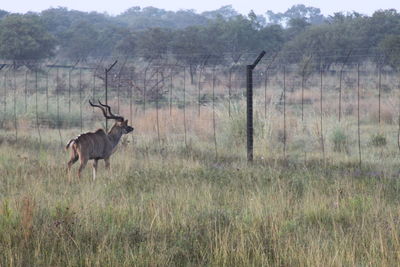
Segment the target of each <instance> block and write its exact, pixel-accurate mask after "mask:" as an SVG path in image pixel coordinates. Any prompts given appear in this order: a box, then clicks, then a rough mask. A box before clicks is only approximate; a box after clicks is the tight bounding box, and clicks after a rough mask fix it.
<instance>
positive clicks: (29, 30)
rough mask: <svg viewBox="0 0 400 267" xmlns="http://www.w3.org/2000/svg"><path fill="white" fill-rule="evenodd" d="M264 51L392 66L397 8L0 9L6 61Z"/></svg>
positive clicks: (186, 59)
mask: <svg viewBox="0 0 400 267" xmlns="http://www.w3.org/2000/svg"><path fill="white" fill-rule="evenodd" d="M261 50H265V51H267V53H270V54H271V55H274V54H275V55H279V58H280V60H282V61H284V62H285V63H303V64H304V62H309V61H310V60H312V61H313V62H315V63H317V64H319V65H320V66H324V67H326V68H328V67H330V66H331V65H332V64H337V63H345V62H359V61H362V60H366V58H367V57H366V55H368V56H369V57H368V60H371V59H372V60H374V61H375V62H377V63H379V64H381V65H390V66H391V67H394V68H397V67H399V66H400V14H399V13H398V12H397V11H396V10H395V9H389V10H378V11H376V12H374V13H373V14H372V15H371V16H367V15H363V14H360V13H357V12H351V13H334V14H333V15H331V16H324V15H322V14H321V11H320V9H318V8H314V7H307V6H305V5H302V4H300V5H295V6H293V7H291V8H289V9H288V10H287V11H286V12H283V13H274V12H272V11H267V12H266V13H265V14H264V15H260V14H255V13H254V12H253V11H251V12H250V13H249V14H248V15H242V14H239V13H238V12H237V11H235V10H234V9H233V8H232V6H223V7H221V8H220V9H217V10H214V11H207V12H203V13H196V12H195V11H194V10H180V11H176V12H173V11H166V10H163V9H158V8H154V7H146V8H140V7H132V8H130V9H128V10H126V11H125V12H123V13H121V14H119V15H117V16H110V15H108V14H104V13H97V12H81V11H76V10H68V9H67V8H63V7H59V8H50V9H47V10H44V11H42V12H40V13H34V12H28V13H26V14H13V13H10V12H7V11H5V10H0V58H2V59H6V60H13V61H29V60H44V59H48V58H55V59H57V60H71V61H74V60H77V59H79V60H88V59H91V58H99V57H110V56H125V57H140V58H143V59H145V60H147V61H153V60H156V59H160V58H163V57H167V56H168V57H171V56H173V57H174V58H175V59H176V60H177V61H179V62H182V63H183V64H185V65H187V66H189V67H190V68H191V69H196V68H197V67H198V66H200V65H201V64H237V63H239V62H241V61H243V60H248V59H249V58H254V56H255V55H256V54H257V53H259V52H260V51H261ZM371 55H372V57H371Z"/></svg>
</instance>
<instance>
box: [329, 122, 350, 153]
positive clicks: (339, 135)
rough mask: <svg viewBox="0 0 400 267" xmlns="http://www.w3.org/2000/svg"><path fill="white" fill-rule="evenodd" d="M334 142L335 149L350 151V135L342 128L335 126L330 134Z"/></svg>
mask: <svg viewBox="0 0 400 267" xmlns="http://www.w3.org/2000/svg"><path fill="white" fill-rule="evenodd" d="M330 139H331V141H332V143H333V151H335V152H347V151H348V147H347V145H348V137H347V135H346V133H345V132H344V130H343V129H342V128H339V127H337V128H335V129H334V130H333V132H332V134H331V136H330Z"/></svg>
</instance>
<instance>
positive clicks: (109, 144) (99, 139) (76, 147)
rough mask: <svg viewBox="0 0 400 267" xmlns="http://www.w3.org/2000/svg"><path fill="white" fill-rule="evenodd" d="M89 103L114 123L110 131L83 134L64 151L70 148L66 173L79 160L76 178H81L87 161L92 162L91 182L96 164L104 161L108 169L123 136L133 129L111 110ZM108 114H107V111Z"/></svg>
mask: <svg viewBox="0 0 400 267" xmlns="http://www.w3.org/2000/svg"><path fill="white" fill-rule="evenodd" d="M89 103H90V105H91V106H93V107H98V108H100V109H101V110H102V112H103V115H104V117H106V118H107V119H114V120H115V121H116V122H115V124H114V125H113V127H112V128H111V130H110V131H109V132H108V133H106V132H105V131H104V130H103V129H98V130H96V131H95V132H88V133H83V134H81V135H79V136H77V137H76V138H73V139H71V140H70V141H69V142H68V144H67V145H66V149H67V150H68V149H69V148H71V158H70V160H69V161H68V168H67V171H68V172H70V170H71V166H72V165H73V164H74V163H75V162H76V161H78V159H79V160H80V166H79V170H78V177H79V178H80V177H81V173H82V170H83V169H84V168H85V166H86V164H87V162H88V161H89V160H94V162H93V180H95V179H96V172H97V164H98V161H99V160H100V159H103V160H104V161H105V165H106V168H107V169H109V168H110V157H111V155H112V154H113V153H114V152H115V150H116V147H117V145H118V143H119V141H120V139H121V137H122V135H124V134H128V133H130V132H132V131H133V127H131V126H129V125H128V120H125V119H124V118H123V117H121V116H116V115H114V114H112V113H111V108H110V107H109V106H108V105H104V104H102V103H101V102H100V101H99V104H100V105H101V106H99V105H94V104H92V102H90V100H89ZM105 108H107V111H108V113H109V114H107V111H106V110H105Z"/></svg>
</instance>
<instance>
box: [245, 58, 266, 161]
mask: <svg viewBox="0 0 400 267" xmlns="http://www.w3.org/2000/svg"><path fill="white" fill-rule="evenodd" d="M264 55H265V51H262V52H261V53H260V55H258V57H257V58H256V60H255V61H254V63H253V64H252V65H247V66H246V84H247V91H246V97H247V161H249V162H251V161H253V134H254V133H253V70H254V68H255V67H256V66H257V64H258V62H260V60H261V59H262V58H263V56H264Z"/></svg>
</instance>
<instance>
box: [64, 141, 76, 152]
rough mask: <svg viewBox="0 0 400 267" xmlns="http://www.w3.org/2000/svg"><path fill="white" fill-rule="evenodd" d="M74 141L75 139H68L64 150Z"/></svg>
mask: <svg viewBox="0 0 400 267" xmlns="http://www.w3.org/2000/svg"><path fill="white" fill-rule="evenodd" d="M74 142H75V139H71V140H69V142H68V144H67V145H66V146H65V150H68V148H69V147H70V145H71V144H72V143H74Z"/></svg>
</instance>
